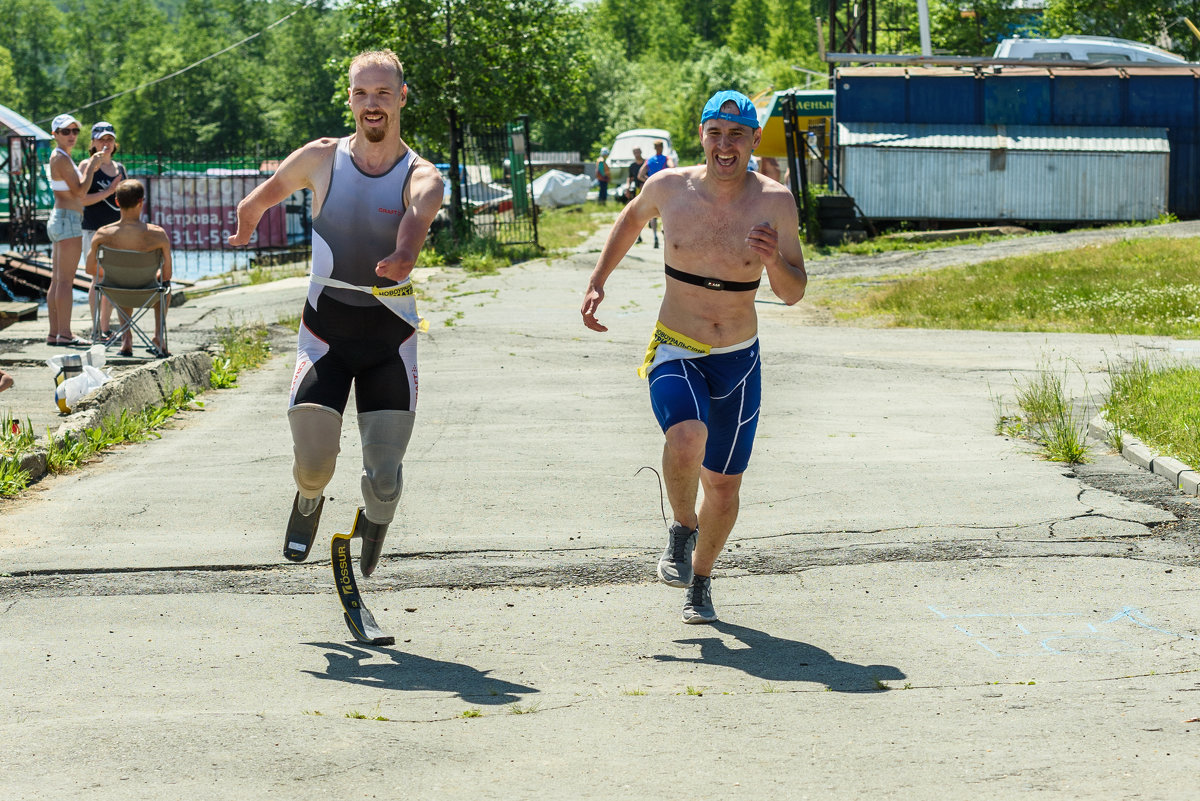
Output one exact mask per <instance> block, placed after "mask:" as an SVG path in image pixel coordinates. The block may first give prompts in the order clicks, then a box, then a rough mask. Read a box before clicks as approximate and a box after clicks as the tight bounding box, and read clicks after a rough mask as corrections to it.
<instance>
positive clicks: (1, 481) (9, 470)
mask: <svg viewBox="0 0 1200 801" xmlns="http://www.w3.org/2000/svg"><path fill="white" fill-rule="evenodd" d="M28 486H29V471H28V470H23V469H21V462H20V460H19V459H16V458H13V457H11V456H4V457H0V497H6V496H10V495H16V494H17V493H18V492H21V491H22V490H23V489H25V488H26V487H28Z"/></svg>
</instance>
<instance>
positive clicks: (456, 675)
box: [303, 642, 538, 704]
mask: <svg viewBox="0 0 1200 801" xmlns="http://www.w3.org/2000/svg"><path fill="white" fill-rule="evenodd" d="M305 645H311V646H313V647H315V648H325V649H326V653H325V659H326V660H328V663H329V664H328V666H327V667H326V669H325V672H324V673H322V672H320V671H316V670H305V671H303V672H304V673H307V674H309V675H310V676H315V677H317V678H318V679H330V680H333V681H344V682H347V683H349V684H360V685H362V686H364V687H376V688H378V689H381V690H432V691H434V692H447V693H454V694H455V695H457V696H458V697H459V698H461V699H463V700H464V701H467V700H469V701H471V702H472V703H476V704H511V703H513V702H515V701H519V700H521V698H522V696H523V695H525V694H529V693H536V692H538V690H537V689H536V688H534V687H526V686H524V685H521V684H513V683H512V682H508V681H503V680H501V679H494V678H491V677H490V676H489V675H488V673H489V672H490V671H487V670H477V669H475V668H473V667H470V666H468V665H462V664H459V663H457V662H442V661H439V660H437V659H429V658H427V657H424V656H417V655H416V654H408V653H404V652H403V651H396V650H393V649H391V648H379V647H375V648H371V649H366V648H360V647H356V646H353V645H347V644H345V643H336V642H309V643H305ZM380 654H387V655H388V656H390V657H391V658H392V664H390V665H389V664H382V665H381V664H377V663H371V662H368V661H367V660H370V659H372V658H374V657H376V656H378V655H380Z"/></svg>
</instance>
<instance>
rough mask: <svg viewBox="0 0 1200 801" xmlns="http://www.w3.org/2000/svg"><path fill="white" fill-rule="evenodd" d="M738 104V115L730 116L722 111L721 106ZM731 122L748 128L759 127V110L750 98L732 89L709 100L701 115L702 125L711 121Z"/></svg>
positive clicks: (721, 92) (725, 90) (723, 91)
mask: <svg viewBox="0 0 1200 801" xmlns="http://www.w3.org/2000/svg"><path fill="white" fill-rule="evenodd" d="M731 100H732V101H733V102H734V103H736V104H737V109H738V110H737V114H730V113H729V112H727V111H721V106H723V105H725V104H726V103H728V102H729V101H731ZM714 118H715V119H718V120H729V121H730V122H736V123H737V124H738V125H745V126H746V127H748V128H757V127H759V125H758V109H756V108H755V107H754V104H753V103H751V102H750V98H748V97H746V96H745V95H744V94H742V93H741V92H735V91H734V90H732V89H724V90H722V91H720V92H717V93H716V94H715V95H713V96H712V97H710V98H709V99H708V102H707V103H705V104H704V111H703V112H702V113H701V114H700V124H701V125H703V124H704V123H706V122H708V121H709V120H711V119H714Z"/></svg>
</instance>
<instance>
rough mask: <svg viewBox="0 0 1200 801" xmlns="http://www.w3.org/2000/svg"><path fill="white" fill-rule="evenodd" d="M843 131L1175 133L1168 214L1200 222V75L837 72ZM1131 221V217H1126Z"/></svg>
mask: <svg viewBox="0 0 1200 801" xmlns="http://www.w3.org/2000/svg"><path fill="white" fill-rule="evenodd" d="M835 91H836V93H837V95H836V105H835V109H836V111H835V114H836V119H837V121H838V122H839V123H855V122H872V123H887V122H891V123H937V124H960V125H961V124H975V125H1078V126H1085V127H1092V126H1122V127H1142V126H1153V127H1163V128H1166V129H1167V139H1168V141H1169V142H1170V148H1171V158H1170V179H1169V181H1168V188H1169V195H1168V199H1167V209H1168V210H1169V211H1171V212H1173V213H1174V214H1177V215H1178V216H1180V217H1184V218H1196V217H1200V180H1197V178H1198V176H1197V170H1198V169H1200V102H1198V97H1200V69H1198V68H1186V67H1185V68H1178V69H1175V68H1166V69H1164V68H1144V67H1143V68H1138V67H1122V68H1120V69H1116V68H1114V69H1098V70H1087V71H1071V70H1065V69H1063V70H1046V69H1030V68H1017V69H1012V68H1005V69H1004V70H1003V71H1001V72H999V73H988V72H980V73H979V74H978V75H969V74H963V72H961V71H959V70H953V69H939V68H928V69H912V68H908V69H904V68H852V69H843V70H839V71H838V75H837V80H836V82H835ZM1122 219H1124V218H1122Z"/></svg>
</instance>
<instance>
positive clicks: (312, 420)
mask: <svg viewBox="0 0 1200 801" xmlns="http://www.w3.org/2000/svg"><path fill="white" fill-rule="evenodd" d="M288 424H289V425H290V426H291V429H292V453H293V456H294V461H293V463H292V477H293V478H295V480H296V488H297V489H298V490H299V491H300V496H301V497H302V498H304V499H306V500H308V501H312V500H314V499H316V498H320V497H321V494H322V493H323V492H324V491H325V486H326V485H327V484H328V483H329V480H330V479H331V478H333V469H334V467H336V466H337V456H338V452H339V451H340V450H341V445H340V443H339V439H340V437H341V434H342V416H341V415H340V414H338V413H337V412H336V411H334V410H333V409H330V408H329V407H328V406H321V405H319V404H316V403H300V404H297V405H295V406H293V407H292V408H290V409H288ZM308 505H310V504H303V503H302V504H301V508H302V509H303V508H304V507H305V506H308Z"/></svg>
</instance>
